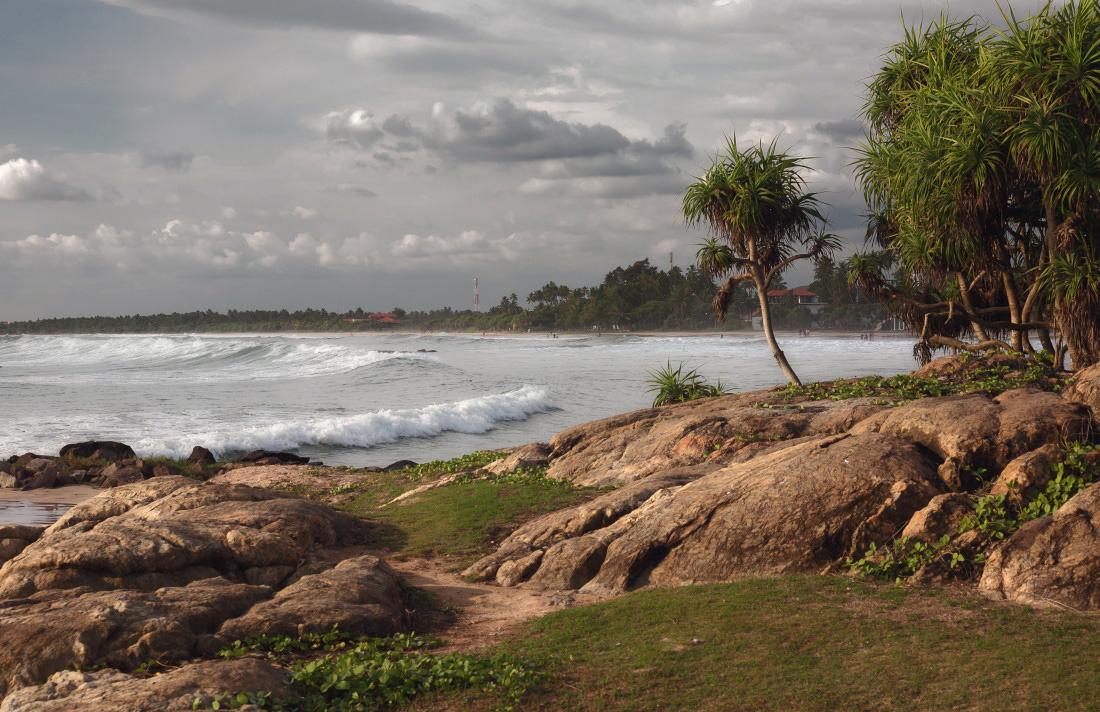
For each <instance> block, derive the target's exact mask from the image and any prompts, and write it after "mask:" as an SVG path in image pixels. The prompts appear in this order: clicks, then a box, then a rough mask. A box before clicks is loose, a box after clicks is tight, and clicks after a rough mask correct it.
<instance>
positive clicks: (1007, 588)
mask: <svg viewBox="0 0 1100 712" xmlns="http://www.w3.org/2000/svg"><path fill="white" fill-rule="evenodd" d="M1098 522H1100V484H1095V485H1092V486H1090V487H1088V488H1086V489H1084V490H1082V491H1081V492H1078V493H1077V494H1076V495H1074V496H1073V497H1072V498H1070V500H1069V501H1068V502H1066V503H1065V504H1064V505H1062V507H1061V508H1060V509H1059V510H1058V511H1057V512H1055V513H1054V514H1052V515H1050V516H1048V517H1041V518H1039V519H1033V520H1032V521H1030V522H1028V523H1026V524H1024V525H1023V526H1022V527H1020V528H1019V529H1018V530H1017V531H1016V533H1015V534H1013V535H1012V536H1011V537H1009V538H1008V539H1005V540H1004V541H1002V542H1001V543H1000V544H998V545H997V546H995V547H994V548H993V550H992V551H991V552H990V554H989V558H988V560H987V561H986V564H985V570H984V571H983V573H982V578H981V581H980V582H979V583H978V590H979V591H981V592H982V593H984V594H986V595H988V596H990V597H993V598H1003V599H1007V600H1009V601H1014V602H1016V603H1024V604H1027V605H1032V606H1046V607H1049V606H1068V607H1070V608H1075V609H1077V610H1083V611H1096V610H1100V526H1098V525H1097V523H1098Z"/></svg>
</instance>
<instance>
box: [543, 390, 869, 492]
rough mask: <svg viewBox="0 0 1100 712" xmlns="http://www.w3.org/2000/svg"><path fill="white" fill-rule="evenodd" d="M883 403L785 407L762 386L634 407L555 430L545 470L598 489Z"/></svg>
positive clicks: (832, 427)
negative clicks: (750, 390) (701, 398)
mask: <svg viewBox="0 0 1100 712" xmlns="http://www.w3.org/2000/svg"><path fill="white" fill-rule="evenodd" d="M886 407H887V406H886V405H884V404H882V403H877V402H875V401H874V399H856V400H848V401H822V402H816V403H812V404H806V405H800V406H791V405H788V404H787V403H785V402H784V401H783V400H782V399H781V398H779V397H777V396H775V395H774V394H773V393H772V392H770V391H763V392H759V393H747V394H740V395H734V396H723V397H719V398H710V399H706V400H704V401H691V402H689V403H680V404H677V405H672V406H666V407H664V408H650V409H646V410H639V411H636V412H634V413H628V414H625V415H620V416H615V417H613V418H606V419H604V420H598V421H595V422H592V423H585V424H584V425H578V426H576V427H573V428H569V429H568V430H564V431H562V432H560V433H558V434H557V435H555V436H554V438H553V439H552V440H551V441H550V446H551V448H552V453H551V465H550V470H549V472H548V473H547V476H548V477H556V478H563V479H568V480H571V481H572V482H573V483H574V484H577V485H585V486H595V487H602V486H607V485H617V484H622V483H624V482H631V481H634V480H638V479H642V478H644V477H648V476H650V475H652V474H654V473H656V472H662V471H664V470H667V469H669V468H672V467H679V466H684V465H692V464H696V463H698V462H701V461H703V460H709V461H711V462H712V463H715V464H723V463H725V462H727V461H729V460H731V459H732V458H733V457H734V456H735V454H736V453H737V452H738V451H739V450H740V449H742V448H744V447H746V446H748V445H751V444H753V443H758V442H766V443H772V442H781V441H785V440H791V439H794V438H799V437H814V436H823V435H835V434H837V433H842V432H845V431H846V430H848V429H849V428H851V427H852V426H853V425H854V424H855V423H858V422H860V421H862V420H864V419H866V418H868V417H870V416H872V415H874V414H875V413H878V412H879V411H881V410H883V409H885V408H886Z"/></svg>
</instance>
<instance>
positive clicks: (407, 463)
mask: <svg viewBox="0 0 1100 712" xmlns="http://www.w3.org/2000/svg"><path fill="white" fill-rule="evenodd" d="M416 466H417V463H415V462H413V461H412V460H398V461H397V462H391V463H390V464H388V465H386V466H385V467H383V468H382V471H383V472H394V471H396V470H404V469H405V468H406V467H416Z"/></svg>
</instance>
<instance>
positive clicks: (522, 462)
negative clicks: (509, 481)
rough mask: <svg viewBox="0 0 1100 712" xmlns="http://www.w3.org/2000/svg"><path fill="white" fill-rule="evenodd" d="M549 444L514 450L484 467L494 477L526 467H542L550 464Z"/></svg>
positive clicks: (532, 445)
mask: <svg viewBox="0 0 1100 712" xmlns="http://www.w3.org/2000/svg"><path fill="white" fill-rule="evenodd" d="M550 452H551V450H550V444H549V443H531V444H530V445H524V446H522V447H518V448H516V449H515V450H514V451H512V453H511V454H510V455H508V457H506V458H504V459H503V460H497V461H496V462H493V463H490V464H489V465H488V466H486V468H485V469H486V470H488V471H489V472H491V473H493V474H494V475H506V474H511V473H513V472H515V471H516V470H519V469H521V468H526V467H543V466H544V465H546V464H547V463H549V462H550Z"/></svg>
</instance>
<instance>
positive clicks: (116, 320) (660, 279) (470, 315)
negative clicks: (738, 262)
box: [0, 259, 884, 334]
mask: <svg viewBox="0 0 1100 712" xmlns="http://www.w3.org/2000/svg"><path fill="white" fill-rule="evenodd" d="M847 269H848V265H847V263H846V262H841V263H834V262H833V261H832V260H830V259H826V260H823V261H821V262H820V263H819V264H818V265H817V267H816V268H815V272H814V281H813V283H812V284H810V285H807V288H808V289H810V290H811V291H813V292H815V293H817V294H819V295H820V296H821V298H822V300H823V301H825V302H827V303H828V305H829V306H828V307H827V308H826V309H825V310H824V311H822V312H821V313H819V314H817V315H813V314H811V313H810V311H809V310H808V309H807V308H806V307H804V306H799V305H798V304H796V303H795V302H794V301H793V300H790V299H788V300H784V301H781V302H780V303H778V304H775V305H773V307H772V318H773V320H774V321H775V324H776V326H777V327H778V328H780V329H809V328H811V327H815V328H816V327H825V328H837V329H848V330H858V329H865V328H867V327H868V324H870V323H871V322H872V320H879V319H881V318H882V317H883V314H884V312H883V311H882V308H881V307H880V306H878V305H874V304H868V303H867V300H866V299H864V298H862V297H861V296H860V294H859V292H858V290H857V289H856V288H855V287H852V286H849V284H848V282H847V279H846V276H845V275H846V274H847ZM772 287H773V288H775V289H786V288H787V287H786V285H785V283H784V282H783V278H782V277H781V276H779V277H777V278H776V280H775V281H774V282H773V284H772ZM715 292H716V285H715V284H714V282H713V281H712V280H711V279H710V278H709V277H707V276H705V275H704V274H703V272H702V271H701V270H700V269H699V268H698V267H697V266H695V265H692V266H690V267H688V268H687V269H681V268H680V267H672V268H671V269H669V270H667V271H665V270H662V269H659V268H657V267H655V266H653V265H652V264H650V262H649V260H648V259H643V260H639V261H637V262H635V263H634V264H632V265H629V266H627V267H616V268H615V269H613V270H611V271H610V272H608V273H607V275H606V276H605V277H604V280H603V283H602V284H599V285H597V286H594V287H577V288H571V287H568V286H566V285H564V284H557V283H555V282H552V281H551V282H548V283H546V284H545V285H543V286H542V287H539V288H538V289H536V290H534V291H533V292H531V293H530V294H528V295H527V299H526V301H525V302H524V303H521V302H520V298H519V297H518V296H517V295H516V294H510V295H508V296H505V297H502V298H501V300H500V303H499V304H497V305H496V306H493V307H491V308H489V309H488V310H487V311H479V312H475V311H473V310H472V309H463V310H460V309H453V308H451V307H441V308H439V309H432V310H429V311H406V310H404V309H401V308H399V307H392V308H390V309H389V310H388V311H387V312H385V313H387V314H392V315H394V317H396V319H397V321H398V322H399V323H398V324H392V323H385V322H384V321H382V320H381V319H378V318H371V314H372V313H374V312H371V311H367V310H364V309H362V308H358V309H354V310H349V311H346V312H336V311H328V310H326V309H300V310H297V311H287V310H286V309H282V310H278V311H275V310H264V309H253V310H248V309H241V310H238V309H230V310H229V311H227V312H225V313H222V312H216V311H213V310H211V309H207V310H206V311H193V312H185V313H179V312H173V313H172V314H149V315H139V314H134V315H130V316H125V315H124V316H115V317H108V316H93V317H64V318H58V319H38V320H34V321H14V322H7V323H5V322H0V334H24V333H27V334H170V333H184V332H204V333H218V332H222V333H225V332H277V331H351V332H382V331H391V330H393V329H395V328H398V329H417V330H424V331H455V332H480V331H486V332H490V331H492V332H496V331H526V330H527V329H531V330H533V331H578V330H592V329H601V330H604V331H613V330H621V331H639V330H686V331H693V330H702V329H711V328H719V325H718V324H717V322H716V321H715V318H714V311H713V306H712V305H713V301H714V296H715ZM729 299H730V303H729V315H730V316H729V317H728V318H727V321H726V323H725V324H723V325H721V327H720V328H723V329H731V330H737V329H750V328H752V327H751V325H750V322H749V321H747V318H748V317H750V316H751V315H752V314H753V313H754V311H755V310H756V309H757V308H758V306H757V305H758V302H757V299H756V295H755V293H754V292H753V291H752V290H751V289H749V288H747V287H745V286H742V285H740V284H739V285H737V286H736V287H735V288H734V289H733V292H732V294H731V295H730V297H729Z"/></svg>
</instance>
